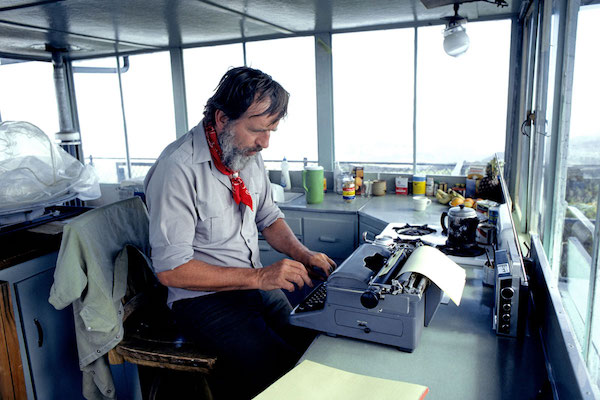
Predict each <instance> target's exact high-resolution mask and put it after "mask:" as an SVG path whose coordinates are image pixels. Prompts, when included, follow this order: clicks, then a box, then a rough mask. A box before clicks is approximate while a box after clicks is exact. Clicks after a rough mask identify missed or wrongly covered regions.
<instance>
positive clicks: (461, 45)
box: [444, 3, 470, 57]
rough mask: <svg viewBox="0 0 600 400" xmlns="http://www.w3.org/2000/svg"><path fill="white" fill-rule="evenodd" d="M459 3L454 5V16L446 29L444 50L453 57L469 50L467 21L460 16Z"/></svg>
mask: <svg viewBox="0 0 600 400" xmlns="http://www.w3.org/2000/svg"><path fill="white" fill-rule="evenodd" d="M458 7H459V5H458V4H457V3H455V4H454V16H452V17H448V18H447V19H448V22H446V29H444V50H445V51H446V53H447V54H448V55H450V56H452V57H458V56H460V55H461V54H464V53H465V52H466V51H467V50H468V49H469V44H470V41H469V36H467V30H466V29H465V27H464V25H465V24H466V23H467V19H466V18H463V17H461V16H460V15H458Z"/></svg>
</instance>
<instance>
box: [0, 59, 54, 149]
mask: <svg viewBox="0 0 600 400" xmlns="http://www.w3.org/2000/svg"><path fill="white" fill-rule="evenodd" d="M0 88H1V89H0V121H27V122H30V123H32V124H34V125H35V126H37V127H38V128H40V129H41V130H42V131H44V132H45V133H46V135H48V136H49V137H50V139H51V140H52V141H53V142H54V134H55V133H56V132H58V131H59V130H60V129H59V124H58V108H57V105H56V94H55V90H54V78H53V68H52V63H50V62H41V61H26V62H23V61H17V60H9V59H6V58H0Z"/></svg>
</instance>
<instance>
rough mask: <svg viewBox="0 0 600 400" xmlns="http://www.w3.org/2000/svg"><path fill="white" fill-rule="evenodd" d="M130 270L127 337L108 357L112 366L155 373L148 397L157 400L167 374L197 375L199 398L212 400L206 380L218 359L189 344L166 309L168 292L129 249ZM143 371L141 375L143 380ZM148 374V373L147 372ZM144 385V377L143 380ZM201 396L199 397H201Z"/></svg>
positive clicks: (195, 385)
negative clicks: (132, 366) (126, 364)
mask: <svg viewBox="0 0 600 400" xmlns="http://www.w3.org/2000/svg"><path fill="white" fill-rule="evenodd" d="M126 249H127V252H128V261H129V263H128V264H129V267H128V268H129V269H128V276H127V292H126V294H125V297H124V298H123V304H124V315H123V325H124V331H125V333H124V337H123V340H122V341H121V342H120V343H119V344H118V345H117V346H116V347H115V348H114V349H112V350H111V351H110V352H109V354H108V356H109V362H110V363H111V364H121V363H122V362H123V361H128V362H130V363H133V364H137V365H138V366H143V367H151V368H153V369H155V368H158V369H160V370H151V371H152V373H151V374H150V375H151V379H150V380H151V384H150V389H149V392H148V397H149V398H150V399H151V400H152V399H155V398H156V396H157V393H158V390H159V387H160V386H161V383H164V380H165V379H164V378H165V376H166V374H165V373H164V371H165V370H167V369H168V370H174V371H187V372H190V373H194V375H195V376H194V378H195V379H193V380H191V381H190V382H189V384H190V385H191V386H193V391H194V392H195V393H194V394H195V395H196V396H197V397H195V398H200V399H207V400H212V398H213V397H212V394H211V391H210V388H209V386H208V383H207V380H206V377H207V376H208V375H209V374H210V373H211V372H212V371H213V369H214V367H215V363H216V361H217V359H216V357H211V356H208V355H206V353H205V352H203V351H202V350H201V349H200V348H199V346H198V345H197V344H195V343H192V342H190V341H187V340H186V339H185V337H184V336H183V335H182V333H181V331H180V329H178V326H177V324H176V322H175V320H174V318H173V315H172V313H171V310H170V309H169V308H168V307H167V305H166V298H167V288H166V287H164V286H163V285H161V284H160V283H159V282H158V279H157V278H156V277H155V276H154V274H153V273H152V271H151V270H150V267H149V266H148V265H147V263H146V261H145V259H144V257H143V256H142V255H141V253H140V252H139V251H138V250H137V249H135V247H132V246H126ZM142 370H144V368H140V375H141V376H142V375H143V374H142ZM146 372H148V371H147V370H146ZM141 380H142V382H143V377H142V379H141ZM198 392H199V393H198Z"/></svg>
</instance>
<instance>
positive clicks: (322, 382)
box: [254, 360, 429, 400]
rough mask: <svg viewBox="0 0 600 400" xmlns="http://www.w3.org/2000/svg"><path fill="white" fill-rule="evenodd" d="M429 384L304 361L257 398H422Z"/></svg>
mask: <svg viewBox="0 0 600 400" xmlns="http://www.w3.org/2000/svg"><path fill="white" fill-rule="evenodd" d="M427 392H429V388H427V386H421V385H416V384H414V383H407V382H399V381H392V380H389V379H381V378H374V377H372V376H365V375H360V374H355V373H352V372H347V371H342V370H341V369H337V368H333V367H328V366H327V365H323V364H319V363H316V362H313V361H309V360H304V361H302V362H301V363H300V364H299V365H297V366H296V367H295V368H294V369H292V370H291V371H290V372H288V373H287V374H285V375H284V376H282V377H281V378H280V379H279V380H278V381H277V382H275V383H273V384H272V385H271V386H269V387H268V388H267V389H266V390H265V391H264V392H262V393H261V394H259V395H258V396H256V397H255V398H254V399H255V400H271V399H273V400H281V399H286V400H307V399H310V400H321V399H323V400H333V399H344V400H354V399H356V400H364V399H378V400H388V399H389V400H392V399H393V400H421V399H424V398H425V396H426V395H427Z"/></svg>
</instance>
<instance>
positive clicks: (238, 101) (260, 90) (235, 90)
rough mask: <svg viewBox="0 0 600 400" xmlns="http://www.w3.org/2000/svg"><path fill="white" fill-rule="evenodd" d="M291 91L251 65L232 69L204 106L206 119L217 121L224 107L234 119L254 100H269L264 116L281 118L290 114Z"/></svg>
mask: <svg viewBox="0 0 600 400" xmlns="http://www.w3.org/2000/svg"><path fill="white" fill-rule="evenodd" d="M289 98H290V94H289V93H288V92H286V90H285V89H284V88H283V87H282V86H281V85H280V84H279V83H277V82H276V81H274V80H273V78H271V76H270V75H267V74H265V73H264V72H262V71H260V70H258V69H253V68H248V67H238V68H233V69H230V70H229V71H227V72H226V73H225V75H223V77H222V78H221V81H220V82H219V86H218V87H217V91H216V92H215V94H214V95H213V96H212V97H211V98H210V99H208V101H207V102H206V106H205V107H204V119H205V121H206V122H208V123H209V124H213V125H214V123H215V112H216V111H217V110H221V111H223V112H224V113H225V115H226V116H227V118H229V120H230V121H234V120H236V119H238V118H239V117H241V116H242V114H244V113H245V112H246V110H248V108H249V107H250V106H251V105H252V103H254V102H261V101H263V100H269V101H270V103H269V108H267V109H266V110H265V111H264V112H262V113H261V114H260V115H275V116H276V118H277V120H280V119H281V118H283V117H284V116H285V115H286V114H287V106H288V100H289Z"/></svg>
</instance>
